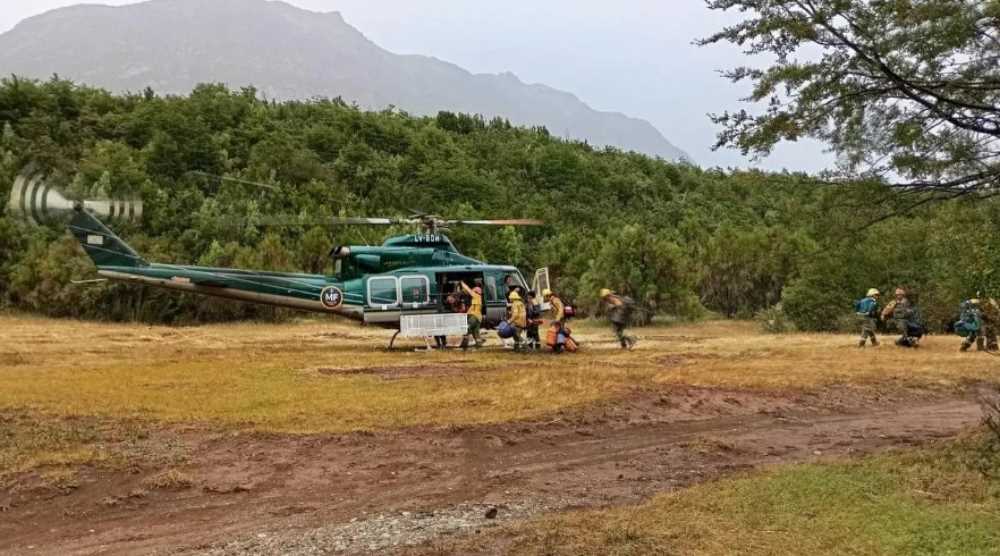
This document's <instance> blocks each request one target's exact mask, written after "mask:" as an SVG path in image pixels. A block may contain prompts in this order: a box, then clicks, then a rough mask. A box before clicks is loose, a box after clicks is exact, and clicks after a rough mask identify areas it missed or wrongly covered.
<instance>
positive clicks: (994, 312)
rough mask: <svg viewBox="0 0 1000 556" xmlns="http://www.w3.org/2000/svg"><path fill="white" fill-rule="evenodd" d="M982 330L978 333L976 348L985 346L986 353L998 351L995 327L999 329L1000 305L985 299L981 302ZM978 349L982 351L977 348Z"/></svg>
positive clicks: (988, 298) (999, 347)
mask: <svg viewBox="0 0 1000 556" xmlns="http://www.w3.org/2000/svg"><path fill="white" fill-rule="evenodd" d="M982 312H983V329H982V330H981V331H980V334H979V338H978V339H977V341H976V346H977V347H979V346H981V345H982V344H986V351H1000V345H998V343H997V327H1000V303H997V300H996V299H993V298H992V297H987V298H985V299H983V300H982ZM979 349H982V348H981V347H979Z"/></svg>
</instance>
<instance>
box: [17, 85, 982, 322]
mask: <svg viewBox="0 0 1000 556" xmlns="http://www.w3.org/2000/svg"><path fill="white" fill-rule="evenodd" d="M0 128H2V132H0V183H3V184H10V183H12V182H13V179H14V177H15V175H16V174H17V173H18V172H20V171H21V170H22V168H24V167H25V166H26V165H28V164H29V163H31V164H35V165H36V166H38V167H40V168H43V169H45V170H46V171H48V172H49V173H50V175H51V176H53V179H54V180H55V181H57V182H60V183H62V184H63V185H64V186H65V187H66V188H67V189H70V190H73V191H74V192H76V193H78V194H81V195H87V196H91V197H94V196H98V195H111V196H141V198H142V199H143V200H144V202H145V216H144V219H143V222H142V223H141V224H138V225H136V224H115V225H114V227H115V229H116V231H118V232H119V233H120V234H121V235H122V236H124V237H125V238H126V239H127V240H128V241H130V242H131V243H132V244H133V245H134V246H135V247H136V248H137V249H139V250H140V251H141V252H142V253H143V254H144V255H146V256H147V258H149V259H151V260H156V261H161V262H179V263H181V262H183V263H197V264H203V265H217V266H236V267H243V268H258V269H273V270H303V271H308V272H323V271H326V270H328V268H329V267H328V264H327V260H326V254H327V252H328V250H329V248H330V247H331V246H332V245H334V244H341V243H347V244H350V243H366V242H367V243H372V242H380V241H381V240H382V239H383V238H384V235H383V234H384V233H386V230H377V229H363V228H328V227H323V226H317V225H315V224H314V222H316V221H318V220H321V219H322V217H323V216H329V215H333V214H343V215H357V216H369V215H372V216H378V215H392V214H403V213H405V212H406V211H408V210H410V209H414V210H423V211H429V212H434V213H438V214H442V215H446V216H449V217H522V216H531V217H538V218H542V219H544V220H545V221H546V222H548V226H547V227H545V228H540V229H517V230H515V229H501V230H491V231H483V230H465V229H463V230H456V231H454V232H453V233H452V234H451V235H452V238H453V240H455V242H456V244H457V245H458V246H459V247H460V248H461V249H462V250H463V251H464V252H466V253H467V254H469V255H471V256H475V257H479V258H482V259H485V260H488V261H491V262H510V263H515V264H517V265H519V266H521V267H522V268H524V269H525V270H526V271H527V270H530V269H532V268H535V267H538V266H549V267H550V268H551V269H552V271H553V272H554V274H555V276H556V277H557V284H558V287H559V289H560V290H561V291H563V292H564V294H565V295H566V296H567V297H569V298H570V299H575V300H576V301H577V302H578V303H579V304H580V305H581V306H583V307H587V306H589V305H592V304H593V302H594V301H595V299H594V298H595V296H596V292H597V290H598V289H599V288H600V287H604V286H608V287H612V288H616V289H618V290H620V291H623V292H625V293H627V294H629V295H631V296H633V297H635V298H636V299H638V300H640V301H641V302H642V304H643V306H644V307H645V308H646V309H647V310H648V313H649V314H652V313H659V314H664V315H676V316H681V317H694V316H699V315H702V314H704V313H705V312H706V311H712V312H717V313H720V314H723V315H726V316H732V317H749V316H752V315H754V314H756V313H758V312H760V311H763V310H766V309H770V308H772V307H773V306H774V305H776V304H778V303H779V302H781V303H782V306H783V309H784V313H785V314H787V316H788V317H790V318H791V319H792V320H793V321H794V322H795V323H796V324H797V325H798V326H800V327H802V328H806V329H819V330H822V329H832V328H834V327H836V326H838V325H839V324H840V323H842V322H843V321H844V318H845V317H847V316H849V315H850V313H851V310H852V309H851V306H852V302H853V300H854V299H855V298H857V297H860V296H861V295H862V294H863V293H864V290H865V289H867V288H868V287H871V286H875V287H879V288H882V289H891V288H892V287H893V286H895V285H896V284H905V285H907V286H910V287H912V288H914V289H915V290H916V291H917V292H919V294H920V300H921V302H922V304H923V306H924V309H925V313H927V315H928V317H929V318H930V320H931V321H932V324H937V325H939V326H940V325H943V324H944V323H946V322H947V321H948V320H949V319H950V318H951V316H952V313H953V312H954V310H955V306H956V304H957V303H958V302H959V300H960V299H963V298H965V297H969V296H971V295H974V294H975V292H976V290H977V289H979V288H983V287H986V286H988V285H990V284H996V283H997V282H1000V280H998V278H997V276H995V275H994V273H993V269H994V268H996V267H997V265H998V263H1000V234H998V232H1000V204H998V203H997V202H996V201H994V200H972V199H966V200H963V201H959V202H952V203H948V204H934V205H927V206H922V207H920V208H918V209H915V210H913V211H911V212H909V213H907V214H905V215H902V216H898V217H894V218H887V219H881V218H882V217H884V216H885V215H887V214H891V213H892V212H893V211H894V210H897V209H898V208H899V207H901V206H904V205H909V204H912V203H913V202H914V201H915V200H916V199H915V198H913V197H912V196H907V194H902V193H899V192H890V191H888V190H886V189H884V188H882V187H880V186H878V185H874V184H858V185H855V186H852V187H830V186H822V185H818V184H816V183H814V182H813V181H812V180H810V179H809V178H807V177H805V176H798V175H787V174H781V175H776V174H765V173H759V172H723V171H717V170H702V169H699V168H696V167H692V166H688V165H678V164H671V163H667V162H663V161H661V160H655V159H652V158H649V157H646V156H642V155H638V154H633V153H624V152H620V151H617V150H613V149H606V150H595V149H594V148H592V147H590V146H588V145H586V144H582V143H573V142H566V141H563V140H560V139H557V138H554V137H552V136H550V135H549V133H548V132H547V131H546V130H545V129H542V128H537V129H526V128H517V127H512V126H511V125H510V124H509V123H508V122H506V121H503V120H493V121H484V120H483V119H481V118H477V117H474V116H466V115H458V114H451V113H441V114H439V115H438V116H437V117H436V118H417V117H411V116H408V115H406V114H404V113H399V112H391V111H386V112H377V113H376V112H364V111H361V110H358V109H357V108H354V107H351V106H348V105H345V104H344V103H341V102H338V101H320V100H317V101H312V102H288V103H273V102H265V101H261V100H259V99H258V98H257V95H256V92H255V91H253V90H245V91H241V92H230V91H228V90H226V89H225V88H223V87H218V86H201V87H199V88H197V89H196V90H195V91H193V92H192V93H191V95H190V96H187V97H166V98H164V97H159V96H157V95H155V94H153V92H152V91H149V92H148V93H147V94H145V95H131V96H115V95H112V94H110V93H107V92H104V91H101V90H95V89H90V88H84V87H78V86H75V85H73V84H71V83H68V82H65V81H60V80H53V81H50V82H47V83H37V82H31V81H24V80H16V79H7V80H4V81H3V82H2V84H0ZM206 174H212V175H225V176H228V177H235V178H241V179H245V180H253V181H258V182H264V183H268V184H273V185H275V186H276V187H277V188H278V190H270V189H263V188H259V187H253V186H249V185H245V184H242V183H236V182H230V181H225V182H223V181H220V180H218V179H214V178H211V177H209V176H206ZM7 189H8V188H7V187H6V186H5V187H4V188H2V189H0V191H2V195H3V196H4V197H3V198H0V200H2V201H3V202H4V205H5V204H6V200H7V199H6V195H7ZM912 195H916V194H912ZM901 196H904V197H905V199H901ZM276 214H295V215H299V221H300V223H299V224H297V225H294V224H295V223H294V222H293V223H292V224H293V225H291V226H281V227H278V226H273V225H269V224H268V223H267V219H268V217H270V216H272V215H276ZM880 219H881V220H880ZM91 273H92V267H91V265H90V263H89V261H88V260H87V259H86V258H85V257H84V255H83V253H82V251H81V250H80V249H79V248H78V246H77V245H76V244H75V243H74V242H73V241H72V240H71V239H70V238H69V237H68V234H66V233H65V231H63V230H54V229H47V228H38V227H33V226H29V225H27V224H25V223H23V222H21V221H20V220H19V219H17V218H13V217H11V216H10V215H5V216H4V217H0V299H2V302H3V303H4V304H5V305H6V306H8V307H12V308H17V309H22V310H30V311H38V312H42V313H46V314H51V315H59V316H81V317H88V318H113V319H141V320H145V321H161V322H190V321H206V320H221V319H232V318H250V317H273V316H274V315H275V313H274V312H273V310H271V309H267V308H258V307H251V306H244V305H239V304H234V303H229V302H217V301H210V302H206V301H205V300H204V299H201V298H193V297H187V296H182V295H177V294H173V293H165V292H157V291H153V290H145V289H143V288H139V287H135V286H127V285H117V284H105V285H98V286H89V287H82V286H73V285H71V284H70V281H71V280H75V279H83V278H88V277H91V276H92V275H91ZM769 314H770V315H772V316H775V317H779V318H780V316H781V313H780V311H777V310H773V309H772V310H770V311H769Z"/></svg>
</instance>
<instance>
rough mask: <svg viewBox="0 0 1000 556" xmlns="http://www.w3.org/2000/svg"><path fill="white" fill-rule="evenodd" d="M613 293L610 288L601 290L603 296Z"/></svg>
mask: <svg viewBox="0 0 1000 556" xmlns="http://www.w3.org/2000/svg"><path fill="white" fill-rule="evenodd" d="M612 293H614V292H612V291H611V290H609V289H608V288H604V289H603V290H601V297H602V298H604V297H607V296H609V295H611V294H612Z"/></svg>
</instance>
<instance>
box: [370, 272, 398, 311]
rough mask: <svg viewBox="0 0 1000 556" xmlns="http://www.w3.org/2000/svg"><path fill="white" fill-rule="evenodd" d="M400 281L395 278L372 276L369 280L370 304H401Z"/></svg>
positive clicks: (390, 305) (388, 305)
mask: <svg viewBox="0 0 1000 556" xmlns="http://www.w3.org/2000/svg"><path fill="white" fill-rule="evenodd" d="M398 285H399V282H398V281H397V280H396V279H395V278H388V277H386V278H371V279H369V280H368V305H370V306H372V307H377V306H385V307H395V306H396V305H399V290H398V287H397V286H398Z"/></svg>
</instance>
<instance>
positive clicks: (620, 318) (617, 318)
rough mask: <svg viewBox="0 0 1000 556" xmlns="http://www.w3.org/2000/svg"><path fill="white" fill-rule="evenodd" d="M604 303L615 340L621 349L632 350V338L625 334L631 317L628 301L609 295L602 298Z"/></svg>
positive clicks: (633, 340)
mask: <svg viewBox="0 0 1000 556" xmlns="http://www.w3.org/2000/svg"><path fill="white" fill-rule="evenodd" d="M604 303H606V304H607V307H608V320H610V321H611V325H612V326H613V327H614V329H615V338H616V339H617V340H618V343H620V344H621V346H622V349H632V348H633V347H634V346H635V344H636V339H635V337H633V336H629V335H628V334H626V332H625V330H626V329H627V328H628V325H629V321H630V320H631V317H632V307H631V305H632V304H631V303H630V301H628V300H626V299H624V298H622V297H619V296H617V295H614V294H611V295H609V296H607V297H606V298H604Z"/></svg>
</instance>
